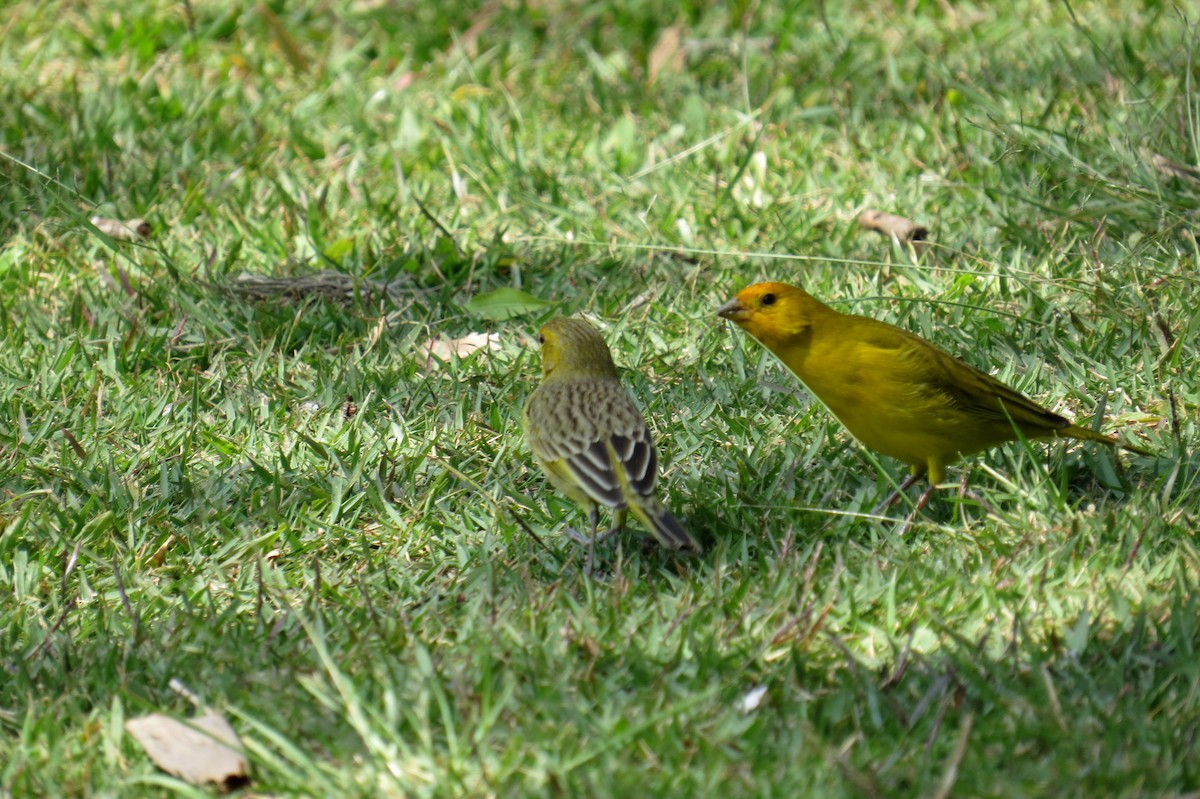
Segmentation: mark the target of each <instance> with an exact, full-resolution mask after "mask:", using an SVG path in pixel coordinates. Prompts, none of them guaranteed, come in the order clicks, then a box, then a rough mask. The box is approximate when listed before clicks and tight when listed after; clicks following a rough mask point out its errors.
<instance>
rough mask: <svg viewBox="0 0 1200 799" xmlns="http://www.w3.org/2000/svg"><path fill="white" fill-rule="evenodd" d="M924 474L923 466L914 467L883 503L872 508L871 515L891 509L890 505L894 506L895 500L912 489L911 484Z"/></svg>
mask: <svg viewBox="0 0 1200 799" xmlns="http://www.w3.org/2000/svg"><path fill="white" fill-rule="evenodd" d="M924 474H925V468H924V467H923V466H922V467H915V466H914V467H913V470H912V473H911V474H910V475H909V476H908V477H905V478H904V482H903V483H901V484H900V487H899V488H897V489H896V490H895V491H893V492H892V493H890V494H888V496H887V498H886V499H885V500H884V501H883V502H880V503H879V504H878V505H876V506H875V507H874V508H872V510H871V515H872V516H878V515H879V514H881V513H883V512H884V511H885V510H887V509H888V508H890V507H892V505H895V504H896V500H898V499H900V496H901V495H902V494H903V493H904V492H905V491H907V490H908V489H910V488H912V487H913V483H915V482H917V481H918V480H920V479H921V477H922V476H923V475H924ZM925 501H926V502H928V501H929V500H925Z"/></svg>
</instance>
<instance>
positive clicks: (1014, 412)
mask: <svg viewBox="0 0 1200 799" xmlns="http://www.w3.org/2000/svg"><path fill="white" fill-rule="evenodd" d="M914 339H915V337H914ZM909 346H910V349H911V350H912V351H911V352H910V353H909V357H912V358H915V359H917V360H919V361H922V362H923V364H924V365H923V368H922V370H921V371H922V372H923V373H924V374H925V376H926V379H927V381H928V382H929V384H930V385H931V386H934V387H936V388H937V389H938V390H939V391H940V392H941V393H942V394H943V395H944V396H945V397H947V398H948V399H949V401H950V402H951V403H953V406H954V408H955V409H956V410H958V411H961V412H963V413H967V414H970V415H971V417H972V418H974V419H976V420H978V421H980V422H984V423H996V424H999V425H1004V426H1011V425H1016V426H1017V428H1019V429H1020V430H1022V431H1023V432H1024V433H1026V434H1027V435H1037V434H1039V433H1042V434H1046V433H1049V432H1050V431H1052V430H1059V429H1062V428H1064V427H1069V426H1070V424H1071V423H1070V421H1068V420H1067V419H1065V418H1063V417H1062V416H1059V415H1058V414H1057V413H1054V412H1052V411H1049V410H1047V409H1045V408H1043V407H1042V406H1041V405H1038V404H1037V403H1036V402H1034V401H1033V400H1031V399H1029V398H1028V397H1026V396H1025V395H1024V394H1022V393H1020V392H1019V391H1016V390H1014V389H1011V388H1009V387H1008V386H1006V385H1004V384H1003V383H1001V382H1000V381H999V380H997V379H996V378H994V377H992V376H991V375H989V374H987V373H985V372H981V371H980V370H978V369H976V368H975V367H973V366H971V365H970V364H968V363H967V362H965V361H962V360H960V359H958V358H955V357H954V356H953V355H951V354H949V353H948V352H944V351H942V350H940V349H938V348H936V347H934V346H932V345H931V344H929V343H927V342H925V341H924V340H922V339H916V343H915V344H914V343H910V345H909Z"/></svg>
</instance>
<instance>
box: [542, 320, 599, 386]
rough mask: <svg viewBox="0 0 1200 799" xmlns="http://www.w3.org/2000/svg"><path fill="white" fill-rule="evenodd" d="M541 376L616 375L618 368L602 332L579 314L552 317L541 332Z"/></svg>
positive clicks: (544, 377)
mask: <svg viewBox="0 0 1200 799" xmlns="http://www.w3.org/2000/svg"><path fill="white" fill-rule="evenodd" d="M539 333H540V334H539V335H538V343H539V344H541V345H542V378H543V379H546V378H549V377H550V376H551V374H553V376H554V377H556V378H557V377H575V376H590V377H616V376H617V367H616V365H615V364H614V363H613V359H612V353H610V352H609V351H608V345H607V344H605V343H604V337H603V336H601V335H600V331H599V330H597V329H596V328H594V327H592V325H591V324H590V323H588V322H586V321H585V320H583V319H579V318H578V317H571V318H565V317H560V318H558V319H551V320H550V321H549V322H547V323H546V324H545V325H543V326H542V329H541V331H539Z"/></svg>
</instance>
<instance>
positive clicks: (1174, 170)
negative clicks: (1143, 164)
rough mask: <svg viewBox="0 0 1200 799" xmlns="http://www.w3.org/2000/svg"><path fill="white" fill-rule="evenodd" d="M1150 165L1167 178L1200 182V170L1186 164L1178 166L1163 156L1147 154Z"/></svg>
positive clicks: (1178, 164)
mask: <svg viewBox="0 0 1200 799" xmlns="http://www.w3.org/2000/svg"><path fill="white" fill-rule="evenodd" d="M1149 156H1150V165H1151V166H1152V167H1154V169H1155V170H1156V171H1157V172H1158V173H1159V174H1160V175H1163V176H1165V177H1168V178H1180V179H1181V180H1195V181H1200V169H1196V167H1194V166H1188V165H1187V164H1180V163H1177V162H1175V161H1172V160H1171V159H1169V158H1167V157H1166V156H1164V155H1159V154H1158V153H1149Z"/></svg>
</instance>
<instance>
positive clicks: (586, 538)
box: [566, 504, 600, 575]
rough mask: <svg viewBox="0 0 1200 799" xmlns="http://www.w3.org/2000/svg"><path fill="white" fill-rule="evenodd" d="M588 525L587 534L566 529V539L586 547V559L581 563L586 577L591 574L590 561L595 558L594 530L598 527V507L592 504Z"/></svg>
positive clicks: (571, 528)
mask: <svg viewBox="0 0 1200 799" xmlns="http://www.w3.org/2000/svg"><path fill="white" fill-rule="evenodd" d="M588 523H589V525H590V527H591V529H590V531H589V534H588V535H584V534H583V533H581V532H579V531H578V530H576V529H575V528H574V527H568V528H567V530H566V532H567V538H570V539H571V540H572V541H574V542H575V543H576V544H579V545H580V546H585V547H587V559H586V560H585V561H584V563H583V571H584V573H585V574H587V575H591V573H592V561H593V560H595V557H596V529H597V528H598V527H599V526H600V507H599V506H598V505H595V504H592V505H591V506H590V507H589V508H588Z"/></svg>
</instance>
